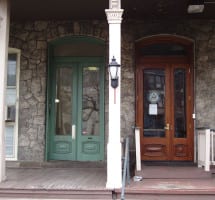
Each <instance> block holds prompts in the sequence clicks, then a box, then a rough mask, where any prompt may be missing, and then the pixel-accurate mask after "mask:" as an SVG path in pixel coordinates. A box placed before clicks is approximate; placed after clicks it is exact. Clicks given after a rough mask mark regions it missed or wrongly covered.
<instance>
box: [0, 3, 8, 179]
mask: <svg viewBox="0 0 215 200" xmlns="http://www.w3.org/2000/svg"><path fill="white" fill-rule="evenodd" d="M9 23H10V17H9V0H0V71H1V73H0V182H2V181H3V180H5V144H4V140H5V138H4V129H5V85H6V76H7V59H8V40H9Z"/></svg>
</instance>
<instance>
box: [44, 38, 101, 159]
mask: <svg viewBox="0 0 215 200" xmlns="http://www.w3.org/2000/svg"><path fill="white" fill-rule="evenodd" d="M78 42H82V43H83V42H86V43H91V44H96V45H99V46H101V47H102V48H105V42H104V41H103V40H101V39H98V38H94V37H89V36H66V37H63V38H59V39H56V40H54V41H51V42H50V43H49V44H48V67H47V88H46V128H45V129H46V134H45V136H46V139H45V141H46V145H45V160H46V161H48V160H49V149H50V134H49V130H50V126H52V124H51V123H52V117H51V115H50V101H51V95H50V91H51V87H52V84H53V83H52V78H51V77H53V71H54V70H51V67H52V66H54V65H55V61H54V60H55V59H54V58H55V57H54V48H55V47H57V46H59V45H61V44H67V43H70V44H73V43H74V44H77V43H78ZM56 58H57V60H58V61H59V60H64V61H65V60H67V61H68V60H72V61H80V59H81V60H82V61H86V60H88V59H91V60H92V59H93V60H96V61H97V62H98V60H100V61H101V62H102V63H103V67H101V68H100V69H101V72H100V75H101V76H102V79H101V80H100V81H101V82H100V85H101V88H102V91H100V92H101V102H102V103H101V106H100V108H101V114H100V115H101V117H100V119H101V122H100V124H101V125H100V127H101V128H100V131H101V129H102V131H101V137H100V138H101V156H100V159H99V161H103V160H104V157H105V153H104V150H105V147H104V144H105V130H104V129H105V128H104V120H105V119H104V118H105V117H104V115H105V106H104V102H105V100H104V95H105V94H104V92H105V88H104V81H105V76H104V71H105V67H104V66H105V55H101V56H100V55H99V56H84V55H83V57H82V56H79V57H78V56H74V57H73V56H71V57H69V58H68V57H67V58H65V57H62V58H60V57H56ZM77 83H78V84H79V83H80V80H78V81H77ZM78 87H79V89H80V86H78ZM80 106H81V105H80ZM77 116H78V117H80V113H77ZM77 123H80V119H77ZM76 131H77V132H78V131H79V130H78V129H76ZM77 151H78V149H77ZM80 161H82V160H80ZM92 161H93V160H92ZM95 161H97V160H95Z"/></svg>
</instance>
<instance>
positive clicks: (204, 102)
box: [10, 20, 215, 161]
mask: <svg viewBox="0 0 215 200" xmlns="http://www.w3.org/2000/svg"><path fill="white" fill-rule="evenodd" d="M10 33H11V34H10V47H14V48H19V49H21V51H22V52H21V54H22V55H21V73H20V115H19V148H18V158H19V160H34V161H43V160H44V159H45V158H44V156H45V106H46V69H47V44H48V42H49V41H51V40H53V39H56V38H59V37H63V36H66V35H87V36H95V37H97V38H101V39H104V40H105V41H108V24H107V22H105V21H104V22H99V21H80V22H71V21H45V22H44V21H36V22H26V23H12V24H11V30H10ZM157 34H174V35H179V36H185V37H188V38H190V39H193V40H194V43H195V106H196V114H197V119H196V126H210V127H213V128H215V122H214V119H215V106H214V101H215V93H214V92H213V91H214V90H215V84H214V83H215V67H214V66H213V65H214V64H215V23H214V21H195V20H193V21H187V20H186V21H123V24H122V107H121V112H122V113H121V118H122V123H121V125H122V128H121V130H122V135H127V134H129V133H132V129H131V126H133V125H135V73H134V72H135V41H136V40H138V39H140V38H142V37H147V36H151V35H157ZM107 44H108V42H107ZM107 50H108V48H107ZM107 52H108V51H107ZM107 55H108V54H107ZM107 79H108V73H107V72H106V90H105V98H106V102H105V118H106V122H105V132H106V136H107V132H108V130H107V129H108V128H107V127H108V126H107V125H108V121H107V119H108V90H107ZM106 138H107V137H106ZM106 140H107V139H106Z"/></svg>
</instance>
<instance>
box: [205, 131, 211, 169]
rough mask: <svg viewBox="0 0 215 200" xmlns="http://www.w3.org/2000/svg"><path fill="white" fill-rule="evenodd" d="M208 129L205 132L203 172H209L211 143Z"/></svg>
mask: <svg viewBox="0 0 215 200" xmlns="http://www.w3.org/2000/svg"><path fill="white" fill-rule="evenodd" d="M210 134H211V131H210V129H206V130H205V171H210V149H211V141H210Z"/></svg>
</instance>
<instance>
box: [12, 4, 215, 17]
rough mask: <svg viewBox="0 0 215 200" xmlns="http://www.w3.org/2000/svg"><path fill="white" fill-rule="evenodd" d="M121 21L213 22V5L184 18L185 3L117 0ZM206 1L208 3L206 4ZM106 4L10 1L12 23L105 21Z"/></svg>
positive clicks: (185, 13)
mask: <svg viewBox="0 0 215 200" xmlns="http://www.w3.org/2000/svg"><path fill="white" fill-rule="evenodd" d="M121 1H122V8H123V9H124V10H125V12H124V16H123V18H124V19H181V18H183V19H193V18H194V19H215V0H210V2H214V4H211V3H210V4H206V5H205V9H204V12H203V13H201V14H187V5H188V2H189V0H150V1H149V0H121ZM208 1H209V0H208ZM108 4H109V0H11V18H12V20H48V19H52V20H53V19H58V20H61V19H75V20H77V19H82V20H84V19H106V16H105V12H104V9H107V8H108Z"/></svg>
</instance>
